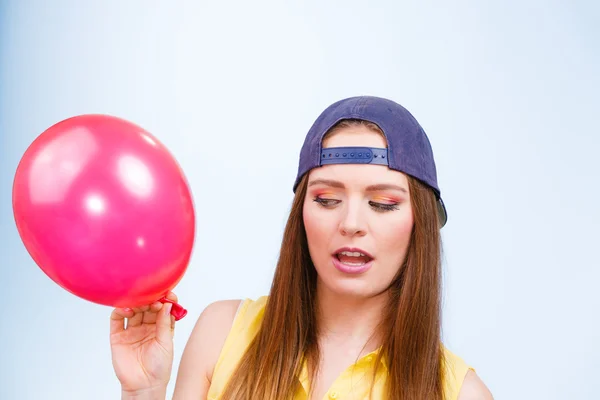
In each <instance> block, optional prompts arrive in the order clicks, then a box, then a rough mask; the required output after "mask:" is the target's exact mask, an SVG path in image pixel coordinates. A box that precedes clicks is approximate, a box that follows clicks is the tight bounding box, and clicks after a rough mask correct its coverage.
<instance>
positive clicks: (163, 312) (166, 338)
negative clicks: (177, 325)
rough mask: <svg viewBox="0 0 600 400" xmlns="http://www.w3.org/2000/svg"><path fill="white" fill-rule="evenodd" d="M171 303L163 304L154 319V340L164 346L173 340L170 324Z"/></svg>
mask: <svg viewBox="0 0 600 400" xmlns="http://www.w3.org/2000/svg"><path fill="white" fill-rule="evenodd" d="M172 307H173V305H172V304H171V303H168V302H167V303H165V304H163V306H162V308H161V309H160V311H159V312H158V317H157V318H156V338H157V339H158V341H159V342H160V343H161V344H162V345H163V346H164V345H166V344H167V343H169V342H171V341H172V340H173V331H172V329H173V326H172V324H171V308H172Z"/></svg>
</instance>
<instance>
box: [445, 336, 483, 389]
mask: <svg viewBox="0 0 600 400" xmlns="http://www.w3.org/2000/svg"><path fill="white" fill-rule="evenodd" d="M443 350H444V389H445V392H446V398H447V399H456V400H492V399H493V398H492V395H491V393H490V391H489V390H488V388H487V387H486V386H485V384H484V383H483V381H482V380H481V379H480V378H479V376H477V372H476V370H475V368H474V367H473V366H472V365H470V364H468V363H467V362H466V361H465V360H464V359H463V358H462V357H461V356H459V355H457V354H455V353H454V352H453V351H451V350H450V349H448V348H447V347H446V346H443Z"/></svg>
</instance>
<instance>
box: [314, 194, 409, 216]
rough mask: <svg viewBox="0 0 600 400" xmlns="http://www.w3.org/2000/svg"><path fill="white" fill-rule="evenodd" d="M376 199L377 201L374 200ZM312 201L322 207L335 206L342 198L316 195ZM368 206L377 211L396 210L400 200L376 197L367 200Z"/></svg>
mask: <svg viewBox="0 0 600 400" xmlns="http://www.w3.org/2000/svg"><path fill="white" fill-rule="evenodd" d="M375 200H377V201H375ZM313 201H314V202H315V203H317V204H319V206H321V207H323V208H329V209H330V208H334V207H335V206H337V205H338V204H340V203H341V202H342V200H339V199H336V198H333V196H331V195H329V196H327V195H323V194H320V195H316V196H315V197H314V198H313ZM368 203H369V206H370V207H371V208H372V209H373V210H374V211H377V212H386V211H394V210H398V206H399V204H400V201H398V200H392V199H388V198H376V199H374V200H369V202H368Z"/></svg>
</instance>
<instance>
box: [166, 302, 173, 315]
mask: <svg viewBox="0 0 600 400" xmlns="http://www.w3.org/2000/svg"><path fill="white" fill-rule="evenodd" d="M165 306H166V307H167V308H166V310H165V312H166V313H167V314H168V313H170V312H171V308H173V304H171V303H166V304H165Z"/></svg>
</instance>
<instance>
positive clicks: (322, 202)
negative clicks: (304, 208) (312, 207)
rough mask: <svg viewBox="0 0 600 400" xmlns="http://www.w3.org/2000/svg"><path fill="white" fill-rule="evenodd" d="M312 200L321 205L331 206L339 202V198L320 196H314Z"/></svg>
mask: <svg viewBox="0 0 600 400" xmlns="http://www.w3.org/2000/svg"><path fill="white" fill-rule="evenodd" d="M314 201H315V202H316V203H318V204H320V205H321V206H323V207H333V206H335V205H337V204H339V203H340V201H341V200H335V199H323V198H321V197H315V198H314Z"/></svg>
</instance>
